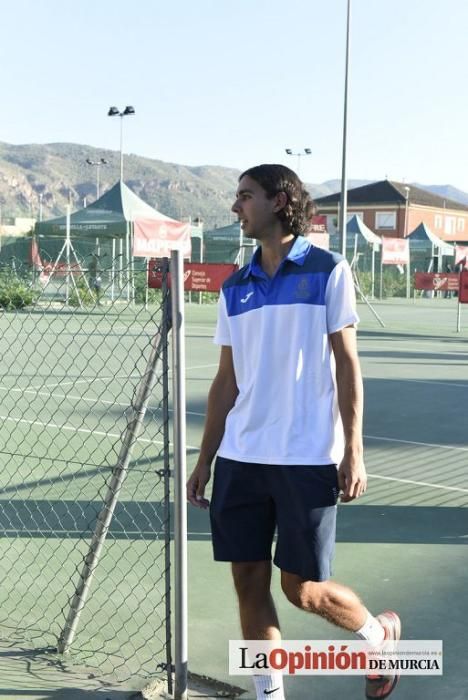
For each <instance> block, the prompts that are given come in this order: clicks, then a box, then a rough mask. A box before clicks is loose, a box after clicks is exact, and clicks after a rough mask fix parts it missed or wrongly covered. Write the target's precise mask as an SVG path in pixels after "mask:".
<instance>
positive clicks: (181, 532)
mask: <svg viewBox="0 0 468 700" xmlns="http://www.w3.org/2000/svg"><path fill="white" fill-rule="evenodd" d="M171 297H172V369H173V372H172V386H173V403H174V414H173V415H174V421H173V423H174V440H173V441H174V540H175V561H174V564H175V654H174V661H175V688H174V699H175V700H187V697H188V695H187V677H188V658H187V657H188V653H187V648H188V644H187V629H188V623H187V507H186V496H185V483H186V475H187V469H186V431H185V338H184V331H185V323H184V272H183V253H182V251H179V250H173V251H172V252H171Z"/></svg>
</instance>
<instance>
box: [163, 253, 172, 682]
mask: <svg viewBox="0 0 468 700" xmlns="http://www.w3.org/2000/svg"><path fill="white" fill-rule="evenodd" d="M168 271H169V260H168V259H167V258H163V261H162V274H163V277H162V289H161V292H162V304H163V314H162V318H163V326H162V333H163V339H164V340H163V347H162V362H163V365H162V385H163V405H162V416H163V442H164V448H163V449H164V453H163V454H164V525H165V529H164V546H165V550H164V564H165V566H164V574H165V576H164V578H165V584H166V594H165V608H166V669H167V671H166V676H167V691H168V693H169V695H172V693H173V692H174V691H173V688H172V649H171V642H172V638H171V630H172V625H171V611H172V606H171V472H170V461H169V453H170V437H169V331H170V328H171V308H170V304H171V297H170V295H169V293H168V286H167V273H168Z"/></svg>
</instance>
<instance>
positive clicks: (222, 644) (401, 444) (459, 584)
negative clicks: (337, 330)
mask: <svg viewBox="0 0 468 700" xmlns="http://www.w3.org/2000/svg"><path fill="white" fill-rule="evenodd" d="M376 308H377V309H378V312H379V314H380V315H381V316H382V318H383V320H384V322H385V323H386V328H381V327H380V326H379V325H378V324H377V322H376V320H375V318H374V317H373V316H372V314H371V313H370V311H369V310H368V308H367V307H366V306H364V305H363V304H360V305H359V313H360V316H361V324H360V331H359V346H360V354H361V362H362V366H363V373H364V377H365V392H366V393H365V397H366V406H365V429H364V432H365V448H366V464H367V469H368V472H369V489H368V492H367V494H366V495H365V496H364V497H363V498H361V499H360V500H359V501H358V502H356V503H354V504H349V505H342V506H340V509H339V517H338V537H337V540H338V544H337V553H336V560H335V572H334V573H335V578H336V579H337V580H339V581H341V582H343V583H346V584H348V585H350V586H351V587H353V588H354V589H355V590H356V591H357V592H358V593H359V594H360V596H361V597H362V598H363V600H364V601H365V603H366V605H367V606H368V607H369V608H370V609H371V610H372V611H373V612H374V613H377V612H379V611H380V610H382V609H383V608H386V607H389V608H394V609H396V610H397V611H399V612H400V614H401V617H402V620H403V626H404V634H403V636H404V638H405V639H443V641H444V675H443V677H441V678H428V677H424V676H420V677H404V678H403V679H402V681H401V683H400V686H399V688H398V690H397V691H395V698H401V700H422V699H423V698H424V699H425V698H427V697H428V696H433V697H439V696H440V697H444V698H448V699H450V700H462V698H463V699H465V698H466V697H467V691H466V673H465V671H464V668H463V662H462V661H461V659H463V658H464V656H465V647H466V644H465V642H466V629H465V620H466V618H467V615H468V598H467V596H466V562H467V550H466V546H467V545H468V479H467V472H468V434H467V424H468V422H467V417H466V409H465V407H466V390H467V388H468V353H467V338H468V309H467V308H466V307H464V308H463V309H462V332H461V333H458V334H457V333H456V332H455V328H456V300H454V299H416V300H409V301H406V300H404V299H393V300H392V299H390V300H386V301H383V302H376ZM214 319H215V309H214V308H211V307H209V308H205V307H202V308H199V307H196V306H192V307H190V308H189V309H188V314H187V334H188V339H187V354H188V357H187V367H188V370H187V397H188V401H187V404H188V405H187V412H188V413H187V420H188V433H187V435H188V437H187V439H188V443H189V445H190V446H191V449H189V456H188V463H189V467H191V466H193V464H194V463H195V460H196V448H197V446H198V445H199V441H200V435H201V430H202V425H203V413H204V410H205V404H206V394H207V390H208V387H209V384H210V381H211V379H212V377H213V375H214V372H215V370H216V363H217V357H218V349H217V348H216V346H214V345H212V343H211V337H212V333H213V328H214ZM463 324H464V325H465V329H464V330H463ZM189 533H190V534H189V538H190V542H189V613H190V618H189V624H190V630H189V634H190V641H189V648H190V657H189V658H190V667H191V668H192V669H193V670H194V671H197V672H198V673H206V674H207V675H209V676H212V677H215V678H218V679H220V680H223V681H227V682H229V681H230V682H231V683H232V684H234V685H237V686H240V687H242V688H245V690H246V692H245V694H243V695H242V697H245V698H253V697H254V696H253V693H252V688H251V684H250V681H249V679H248V678H247V677H245V676H244V677H241V676H239V677H229V676H228V673H227V665H228V659H227V650H228V640H229V639H236V638H238V636H239V635H240V632H239V624H238V619H237V609H236V601H235V594H234V591H233V586H232V583H231V579H230V571H229V567H228V566H227V565H224V564H215V563H214V562H213V561H212V555H211V545H210V538H209V524H208V516H207V514H206V513H204V512H200V511H198V510H195V509H193V508H189ZM274 593H275V599H276V602H277V605H278V608H279V614H280V620H281V623H282V632H283V637H284V638H287V639H316V638H318V639H341V638H343V637H344V638H346V635H344V633H342V632H340V631H339V630H335V629H334V628H332V627H331V626H330V625H328V624H327V623H326V622H322V621H321V620H320V619H318V618H316V617H313V616H307V615H306V614H305V613H302V612H301V611H299V610H296V609H294V608H292V606H291V605H290V604H288V603H287V602H286V601H285V600H284V598H283V596H282V594H281V591H280V587H279V577H278V576H277V575H275V578H274ZM285 687H286V692H287V696H288V697H289V698H293V699H294V700H313V699H314V698H320V700H332V699H333V700H336V698H338V697H349V698H354V697H356V698H360V697H363V679H360V678H357V677H336V678H335V677H332V676H328V677H317V678H315V679H310V678H308V677H305V676H303V677H299V676H298V677H297V678H287V679H286V682H285Z"/></svg>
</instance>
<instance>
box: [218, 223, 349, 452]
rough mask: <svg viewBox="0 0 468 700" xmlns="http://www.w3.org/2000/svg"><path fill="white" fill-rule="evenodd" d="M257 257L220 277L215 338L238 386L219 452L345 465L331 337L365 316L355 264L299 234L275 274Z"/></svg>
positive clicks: (255, 255) (258, 254) (256, 253)
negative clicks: (229, 357)
mask: <svg viewBox="0 0 468 700" xmlns="http://www.w3.org/2000/svg"><path fill="white" fill-rule="evenodd" d="M259 256H260V249H257V251H256V252H255V254H254V256H253V258H252V260H251V262H250V263H249V264H248V265H246V266H245V267H243V268H242V269H240V270H239V271H238V272H236V273H235V274H234V275H232V276H231V277H230V278H229V279H228V280H226V282H225V283H224V285H223V288H222V291H221V294H220V299H219V308H218V323H217V328H216V333H215V337H214V342H215V343H217V344H218V345H230V346H231V347H232V354H233V360H234V371H235V375H236V380H237V386H238V389H239V394H238V396H237V399H236V402H235V405H234V406H233V408H232V409H231V411H230V412H229V414H228V416H227V419H226V426H225V432H224V436H223V439H222V442H221V445H220V447H219V450H218V454H219V455H220V456H221V457H225V458H227V459H233V460H236V461H240V462H254V463H258V464H278V465H288V464H298V465H299V464H301V465H304V464H306V465H307V464H309V465H321V464H333V463H334V464H338V463H339V462H340V461H341V459H342V456H343V449H344V439H343V428H342V424H341V419H340V416H339V412H338V402H337V395H336V384H335V365H334V357H333V353H332V351H331V345H330V340H329V335H330V334H331V333H335V332H337V331H339V330H341V329H342V328H344V327H345V326H349V325H351V324H355V323H357V322H358V321H359V317H358V315H357V313H356V299H355V293H354V285H353V280H352V276H351V271H350V268H349V265H348V263H347V262H346V261H345V260H344V259H343V258H342V257H341V256H340V255H338V254H336V253H332V252H329V251H326V250H322V249H321V248H316V247H315V246H313V245H311V243H309V241H307V240H306V239H305V238H304V237H303V236H298V237H297V238H296V240H295V241H294V244H293V246H292V248H291V250H290V251H289V254H288V255H287V257H286V258H285V259H284V260H283V261H282V262H281V264H280V266H279V268H278V270H277V271H276V273H275V275H274V277H272V278H269V277H268V275H266V273H265V272H264V271H263V270H262V268H261V266H260V261H259Z"/></svg>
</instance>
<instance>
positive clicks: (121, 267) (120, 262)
mask: <svg viewBox="0 0 468 700" xmlns="http://www.w3.org/2000/svg"><path fill="white" fill-rule="evenodd" d="M122 279H123V240H122V238H119V289H120V290H121V291H122Z"/></svg>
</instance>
